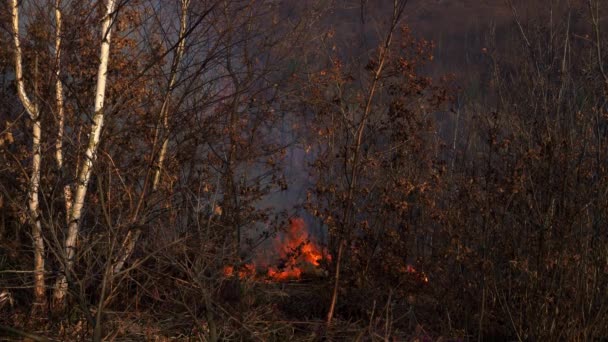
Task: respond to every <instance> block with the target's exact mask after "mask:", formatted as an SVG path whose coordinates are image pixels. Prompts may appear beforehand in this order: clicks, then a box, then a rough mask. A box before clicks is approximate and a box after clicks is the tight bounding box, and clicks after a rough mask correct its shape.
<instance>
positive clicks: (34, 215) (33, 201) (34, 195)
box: [10, 0, 46, 307]
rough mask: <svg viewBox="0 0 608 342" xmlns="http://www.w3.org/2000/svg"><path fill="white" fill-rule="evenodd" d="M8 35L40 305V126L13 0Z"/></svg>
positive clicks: (42, 293)
mask: <svg viewBox="0 0 608 342" xmlns="http://www.w3.org/2000/svg"><path fill="white" fill-rule="evenodd" d="M10 5H11V15H12V31H13V32H12V34H13V41H14V48H15V78H16V81H17V93H18V96H19V99H20V101H21V103H22V104H23V107H24V108H25V110H26V111H27V113H28V115H29V117H30V119H31V120H32V171H31V174H30V183H29V188H28V211H29V217H30V223H31V225H32V240H33V247H34V299H35V304H36V305H39V306H41V307H43V306H44V305H45V304H46V290H45V281H44V239H43V237H42V225H41V223H40V215H39V209H40V208H39V207H40V204H39V200H38V191H39V188H40V162H41V156H40V139H41V136H42V127H41V123H40V112H39V110H38V106H37V105H36V104H35V103H33V102H32V101H31V100H30V98H29V97H28V96H27V93H26V91H25V84H24V81H23V66H22V62H21V60H22V53H21V42H20V38H19V7H18V3H17V0H11V3H10Z"/></svg>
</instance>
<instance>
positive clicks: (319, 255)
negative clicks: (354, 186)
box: [224, 218, 331, 281]
mask: <svg viewBox="0 0 608 342" xmlns="http://www.w3.org/2000/svg"><path fill="white" fill-rule="evenodd" d="M273 246H274V251H275V252H276V254H277V256H278V258H279V260H280V262H279V264H278V265H276V266H269V267H266V270H265V271H263V272H262V271H261V272H259V273H258V274H265V275H266V276H267V278H268V279H269V280H271V281H287V280H292V279H300V278H301V277H302V275H303V274H304V272H305V271H314V270H316V269H318V268H319V267H320V266H321V261H322V260H323V259H327V260H328V261H331V256H330V255H328V254H325V255H324V254H323V252H322V249H321V247H319V246H318V245H317V244H316V243H315V242H314V240H313V239H311V237H310V235H309V233H308V231H307V230H306V225H305V223H304V220H303V219H301V218H294V219H292V220H290V224H289V227H288V229H287V231H286V232H285V233H284V234H281V235H279V236H277V237H276V238H275V239H274V241H273ZM257 259H259V258H257ZM257 264H260V265H261V264H265V263H260V262H258V263H257ZM224 275H225V276H226V277H232V276H234V275H235V271H234V267H233V266H225V267H224ZM255 275H256V264H255V263H251V264H245V265H243V266H242V267H241V269H240V270H239V272H238V276H239V278H248V277H254V276H255Z"/></svg>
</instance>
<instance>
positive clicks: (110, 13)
mask: <svg viewBox="0 0 608 342" xmlns="http://www.w3.org/2000/svg"><path fill="white" fill-rule="evenodd" d="M104 5H105V15H104V17H103V20H102V23H101V50H100V52H99V68H98V70H97V85H96V89H95V112H94V114H93V123H92V124H91V128H90V132H89V142H88V145H87V148H86V150H85V155H84V158H83V160H82V165H80V168H79V174H78V177H77V180H76V188H75V190H76V191H75V195H74V199H73V202H72V206H71V210H70V212H69V219H68V221H69V223H68V232H67V236H66V239H65V250H64V253H65V255H64V256H63V257H64V258H65V259H64V260H63V265H62V268H63V269H62V274H61V275H60V276H59V277H58V279H57V281H56V283H55V290H54V293H53V302H54V306H55V307H56V308H60V307H62V306H63V305H64V304H65V296H66V294H67V291H68V281H67V276H68V274H69V273H70V272H71V271H72V268H73V264H74V255H75V249H76V242H77V239H78V231H79V226H80V220H81V217H82V210H83V207H84V201H85V196H86V194H87V186H88V184H89V180H90V178H91V172H92V169H93V165H94V162H95V160H96V159H97V148H98V146H99V142H100V138H101V129H102V127H103V121H104V100H105V94H106V82H107V78H108V75H107V71H108V63H109V59H110V38H111V35H112V27H113V23H114V21H115V19H116V15H117V14H116V9H117V6H116V5H117V1H116V0H108V1H107V3H105V4H104Z"/></svg>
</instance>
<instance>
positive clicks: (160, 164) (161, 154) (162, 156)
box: [152, 0, 190, 191]
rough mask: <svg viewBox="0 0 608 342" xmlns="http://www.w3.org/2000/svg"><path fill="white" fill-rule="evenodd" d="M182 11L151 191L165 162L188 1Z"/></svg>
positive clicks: (155, 186) (163, 107) (157, 135)
mask: <svg viewBox="0 0 608 342" xmlns="http://www.w3.org/2000/svg"><path fill="white" fill-rule="evenodd" d="M181 3H182V11H181V19H180V20H181V22H180V28H179V43H178V45H177V50H176V51H175V55H174V57H173V62H172V63H171V71H170V74H169V83H168V85H167V93H166V94H165V98H164V100H163V104H162V106H161V109H160V117H161V121H162V131H161V125H158V127H157V129H156V137H160V136H161V134H164V137H163V139H162V141H163V142H162V146H161V149H160V152H159V155H158V162H157V164H156V167H155V170H154V180H153V181H152V191H156V190H157V189H158V184H159V182H160V175H161V173H162V168H163V164H164V162H165V158H166V155H167V148H168V145H169V136H168V130H169V104H170V102H171V95H172V92H173V88H174V87H175V82H176V80H177V69H178V67H179V64H180V62H181V60H182V57H183V55H184V48H185V46H186V28H187V26H188V25H187V20H188V6H189V5H190V0H182V1H181ZM161 132H162V133H161Z"/></svg>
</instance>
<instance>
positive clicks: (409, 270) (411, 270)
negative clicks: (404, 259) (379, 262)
mask: <svg viewBox="0 0 608 342" xmlns="http://www.w3.org/2000/svg"><path fill="white" fill-rule="evenodd" d="M399 271H400V272H401V273H408V274H411V275H413V276H415V277H417V278H418V279H419V280H420V281H422V282H423V283H428V282H429V277H428V276H427V275H426V274H425V273H424V272H419V271H418V270H416V268H415V267H414V266H412V265H410V264H408V265H406V266H402V267H400V269H399Z"/></svg>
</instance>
